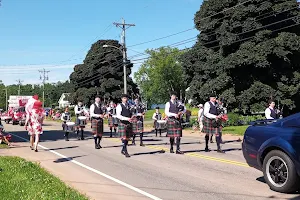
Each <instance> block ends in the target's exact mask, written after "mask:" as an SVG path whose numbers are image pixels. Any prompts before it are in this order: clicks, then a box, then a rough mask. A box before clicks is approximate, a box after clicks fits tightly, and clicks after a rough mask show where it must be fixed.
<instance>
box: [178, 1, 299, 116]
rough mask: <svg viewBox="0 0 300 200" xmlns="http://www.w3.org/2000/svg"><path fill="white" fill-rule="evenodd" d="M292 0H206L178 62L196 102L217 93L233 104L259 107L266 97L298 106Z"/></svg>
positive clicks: (296, 29)
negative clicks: (193, 34)
mask: <svg viewBox="0 0 300 200" xmlns="http://www.w3.org/2000/svg"><path fill="white" fill-rule="evenodd" d="M299 16H300V12H299V7H298V4H297V1H296V0H253V1H250V2H249V1H247V0H226V1H220V0H206V1H204V2H203V4H202V6H201V7H200V10H199V11H198V12H197V13H196V14H195V18H194V21H195V26H196V28H197V29H198V30H199V31H200V34H199V35H198V41H197V43H196V44H195V45H194V46H193V48H191V49H190V50H189V51H188V52H187V53H185V54H184V55H183V56H182V58H181V60H182V63H183V67H184V69H185V72H186V81H187V82H188V83H189V85H190V91H189V97H191V98H193V99H194V100H195V103H199V102H203V101H206V100H207V97H208V94H209V93H211V92H216V93H217V94H219V95H221V96H223V97H225V98H226V99H227V101H228V103H229V107H231V108H241V109H244V110H248V111H261V110H262V109H264V107H265V106H266V102H267V101H268V99H269V98H273V99H275V100H276V102H278V101H279V102H280V104H282V105H285V106H286V108H289V109H295V108H296V107H297V109H298V110H299V109H300V96H299V94H300V93H299V89H300V84H299V82H300V67H299V65H300V59H299V58H300V57H299V56H300V43H299V40H300V37H299V34H300V29H299V24H298V23H299V22H300V21H299Z"/></svg>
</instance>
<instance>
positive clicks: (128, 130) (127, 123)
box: [116, 94, 132, 158]
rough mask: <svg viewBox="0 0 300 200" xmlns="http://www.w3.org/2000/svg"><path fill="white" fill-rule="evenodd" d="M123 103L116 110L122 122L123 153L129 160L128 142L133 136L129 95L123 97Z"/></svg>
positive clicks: (120, 127) (120, 133) (120, 124)
mask: <svg viewBox="0 0 300 200" xmlns="http://www.w3.org/2000/svg"><path fill="white" fill-rule="evenodd" d="M121 98H122V103H120V104H118V106H117V108H116V112H117V118H118V119H119V120H120V121H119V125H118V134H119V136H120V137H121V141H122V143H123V145H122V151H121V153H122V154H123V155H125V157H127V158H129V157H130V155H129V153H128V151H127V145H128V140H130V138H131V136H132V113H131V111H130V106H129V104H128V96H127V94H123V95H122V97H121Z"/></svg>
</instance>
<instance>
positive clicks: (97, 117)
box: [90, 96, 104, 149]
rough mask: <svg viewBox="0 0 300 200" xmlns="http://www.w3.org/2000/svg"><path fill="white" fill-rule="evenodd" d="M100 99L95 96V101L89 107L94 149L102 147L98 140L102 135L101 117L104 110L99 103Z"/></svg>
mask: <svg viewBox="0 0 300 200" xmlns="http://www.w3.org/2000/svg"><path fill="white" fill-rule="evenodd" d="M100 102H101V99H100V97H99V96H96V98H95V103H94V104H92V105H91V107H90V116H91V120H92V134H93V136H94V141H95V149H100V148H102V147H101V145H100V141H101V139H102V135H103V117H104V112H103V109H102V107H101V105H100Z"/></svg>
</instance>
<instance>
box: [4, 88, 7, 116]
mask: <svg viewBox="0 0 300 200" xmlns="http://www.w3.org/2000/svg"><path fill="white" fill-rule="evenodd" d="M3 90H5V100H6V103H5V107H6V112H7V111H8V106H7V103H8V99H7V88H5V89H3Z"/></svg>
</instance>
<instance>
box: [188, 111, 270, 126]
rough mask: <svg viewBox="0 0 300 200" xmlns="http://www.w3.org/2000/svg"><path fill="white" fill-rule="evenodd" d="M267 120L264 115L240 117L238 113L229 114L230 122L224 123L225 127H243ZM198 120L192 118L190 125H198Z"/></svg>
mask: <svg viewBox="0 0 300 200" xmlns="http://www.w3.org/2000/svg"><path fill="white" fill-rule="evenodd" d="M260 119H265V118H264V117H263V116H262V115H252V116H250V115H246V116H244V115H239V114H236V113H228V121H227V122H226V123H224V124H223V125H224V126H241V125H249V124H250V122H252V121H256V120H260ZM197 124H198V121H197V118H192V119H191V122H190V125H191V126H193V125H197Z"/></svg>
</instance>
